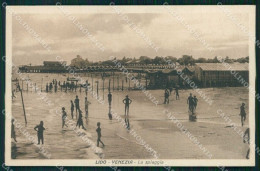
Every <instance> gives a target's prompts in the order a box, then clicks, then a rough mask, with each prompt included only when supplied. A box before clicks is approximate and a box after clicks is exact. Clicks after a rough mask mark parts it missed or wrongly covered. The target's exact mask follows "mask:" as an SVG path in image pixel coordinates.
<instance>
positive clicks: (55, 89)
mask: <svg viewBox="0 0 260 171" xmlns="http://www.w3.org/2000/svg"><path fill="white" fill-rule="evenodd" d="M57 89H58V86H57V82H55V84H54V91H55V93H56V92H57Z"/></svg>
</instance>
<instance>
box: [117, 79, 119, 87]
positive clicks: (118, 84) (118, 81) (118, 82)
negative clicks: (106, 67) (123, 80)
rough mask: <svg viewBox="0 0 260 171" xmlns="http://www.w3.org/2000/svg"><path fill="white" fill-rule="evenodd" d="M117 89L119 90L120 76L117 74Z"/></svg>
mask: <svg viewBox="0 0 260 171" xmlns="http://www.w3.org/2000/svg"><path fill="white" fill-rule="evenodd" d="M117 90H119V76H117Z"/></svg>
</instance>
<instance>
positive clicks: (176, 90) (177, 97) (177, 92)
mask: <svg viewBox="0 0 260 171" xmlns="http://www.w3.org/2000/svg"><path fill="white" fill-rule="evenodd" d="M175 94H176V100H179V99H180V97H179V89H178V87H176V88H175Z"/></svg>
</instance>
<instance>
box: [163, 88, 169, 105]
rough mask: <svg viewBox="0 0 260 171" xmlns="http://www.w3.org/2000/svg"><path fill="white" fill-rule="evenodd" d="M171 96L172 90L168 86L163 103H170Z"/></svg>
mask: <svg viewBox="0 0 260 171" xmlns="http://www.w3.org/2000/svg"><path fill="white" fill-rule="evenodd" d="M169 96H170V92H169V91H168V89H167V88H166V89H165V91H164V103H163V104H169Z"/></svg>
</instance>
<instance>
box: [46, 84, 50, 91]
mask: <svg viewBox="0 0 260 171" xmlns="http://www.w3.org/2000/svg"><path fill="white" fill-rule="evenodd" d="M48 91H49V86H48V83H47V84H46V92H47V93H48Z"/></svg>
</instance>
